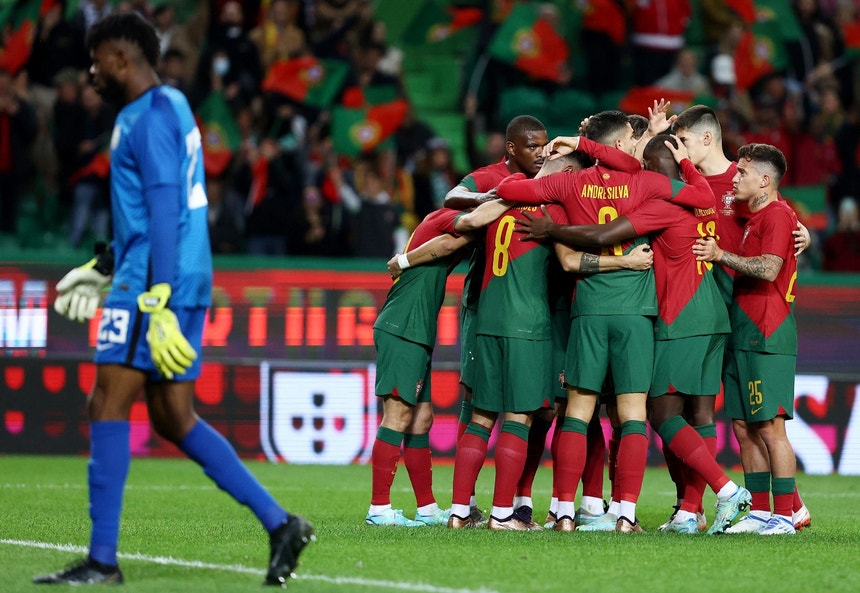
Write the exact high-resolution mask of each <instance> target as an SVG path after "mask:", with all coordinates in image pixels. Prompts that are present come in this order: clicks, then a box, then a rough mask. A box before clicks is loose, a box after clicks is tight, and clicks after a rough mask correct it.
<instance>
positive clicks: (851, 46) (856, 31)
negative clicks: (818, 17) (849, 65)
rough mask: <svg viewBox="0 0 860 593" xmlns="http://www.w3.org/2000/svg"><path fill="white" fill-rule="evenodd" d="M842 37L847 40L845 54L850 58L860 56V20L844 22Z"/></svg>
mask: <svg viewBox="0 0 860 593" xmlns="http://www.w3.org/2000/svg"><path fill="white" fill-rule="evenodd" d="M842 38H843V41H844V42H845V54H846V55H847V56H848V57H849V58H856V57H860V21H851V22H848V23H845V24H843V25H842Z"/></svg>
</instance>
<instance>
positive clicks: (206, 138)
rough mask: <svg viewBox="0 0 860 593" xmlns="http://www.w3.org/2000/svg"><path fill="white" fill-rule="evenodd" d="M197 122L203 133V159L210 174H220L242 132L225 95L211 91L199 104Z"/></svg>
mask: <svg viewBox="0 0 860 593" xmlns="http://www.w3.org/2000/svg"><path fill="white" fill-rule="evenodd" d="M196 115H197V123H198V125H199V126H200V132H201V135H202V136H203V163H204V166H205V169H206V174H207V175H210V176H212V177H217V176H218V175H220V174H221V173H223V172H224V170H225V169H227V166H228V165H229V164H230V161H231V160H232V159H233V153H234V152H236V151H237V150H238V149H239V146H241V144H242V136H241V134H240V133H239V128H238V126H237V125H236V120H235V118H234V117H233V111H232V110H231V109H230V105H228V104H227V100H226V99H225V98H224V95H223V94H221V93H219V92H214V93H211V94H210V95H209V96H208V97H206V100H205V101H203V103H202V104H201V105H200V107H198V108H197V114H196Z"/></svg>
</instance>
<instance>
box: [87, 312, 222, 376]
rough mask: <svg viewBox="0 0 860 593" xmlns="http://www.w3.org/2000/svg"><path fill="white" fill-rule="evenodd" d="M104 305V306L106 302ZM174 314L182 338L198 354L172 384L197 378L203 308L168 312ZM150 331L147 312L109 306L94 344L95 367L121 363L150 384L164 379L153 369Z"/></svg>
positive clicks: (203, 320)
mask: <svg viewBox="0 0 860 593" xmlns="http://www.w3.org/2000/svg"><path fill="white" fill-rule="evenodd" d="M106 304H107V303H106ZM171 311H173V312H174V313H175V314H176V319H177V321H179V327H180V328H181V329H182V335H184V336H185V339H186V340H188V343H189V344H191V347H192V348H194V350H195V351H196V352H197V358H196V359H195V360H194V362H193V363H192V364H191V368H189V369H188V370H187V371H185V373H184V374H182V375H180V374H178V373H176V374H174V375H173V379H174V380H175V381H194V380H196V379H197V378H198V377H199V376H200V361H201V358H202V357H201V356H200V355H201V353H202V350H201V347H202V345H203V325H204V322H205V321H206V308H205V307H194V308H177V309H171ZM148 329H149V313H141V312H140V311H139V310H138V308H137V305H136V304H134V305H125V304H118V305H113V304H112V305H111V306H110V307H105V308H104V309H102V318H101V321H99V329H98V342H97V343H96V355H95V363H96V364H121V365H124V366H130V367H132V368H135V369H137V370H140V371H143V372H145V373H146V374H147V375H148V378H149V379H150V380H151V381H158V380H163V379H164V377H163V376H162V375H161V374H160V373H159V372H158V371H157V370H155V365H154V364H153V363H152V356H151V355H150V353H149V344H148V343H147V341H146V331H147V330H148Z"/></svg>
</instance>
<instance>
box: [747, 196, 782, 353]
mask: <svg viewBox="0 0 860 593" xmlns="http://www.w3.org/2000/svg"><path fill="white" fill-rule="evenodd" d="M796 227H797V216H796V215H795V213H794V210H792V209H791V207H790V206H789V205H788V204H787V203H786V202H784V201H777V202H773V203H771V204H769V205H767V206H766V207H765V208H764V209H762V210H760V211H758V212H755V213H753V215H752V217H751V218H750V220H749V222H748V223H747V225H746V227H745V229H744V235H743V238H742V241H741V249H740V252H739V255H741V256H743V257H757V256H760V255H763V254H773V255H776V256H778V257H780V258H782V260H783V263H782V267H781V268H780V270H779V274H777V277H776V279H775V280H774V281H773V282H768V281H767V280H761V279H758V278H752V277H750V276H745V275H744V274H737V276H736V277H735V290H734V307H733V308H732V315H731V317H732V342H731V343H732V346H733V347H734V348H735V349H737V350H753V351H760V352H770V353H774V354H795V355H796V354H797V325H796V322H795V320H794V314H793V309H794V298H795V290H796V286H795V282H796V281H797V258H796V257H795V256H794V236H793V235H792V234H791V233H792V231H793V230H794V229H795V228H796Z"/></svg>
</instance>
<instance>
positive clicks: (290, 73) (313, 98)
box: [262, 56, 349, 109]
mask: <svg viewBox="0 0 860 593" xmlns="http://www.w3.org/2000/svg"><path fill="white" fill-rule="evenodd" d="M348 72H349V66H348V65H347V64H345V63H344V62H341V61H339V60H320V59H317V58H315V57H313V56H302V57H299V58H293V59H291V60H279V61H277V62H275V63H274V64H272V67H271V68H269V73H268V74H267V75H266V78H265V79H264V80H263V86H262V88H263V90H264V91H269V92H273V93H278V94H281V95H284V96H285V97H289V98H290V99H293V100H295V101H298V102H299V103H305V104H306V105H312V106H314V107H320V108H323V109H325V108H328V107H329V106H330V105H331V104H332V102H333V101H334V99H335V97H336V96H337V94H338V92H339V91H340V89H341V87H342V86H343V81H344V80H346V75H347V73H348Z"/></svg>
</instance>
